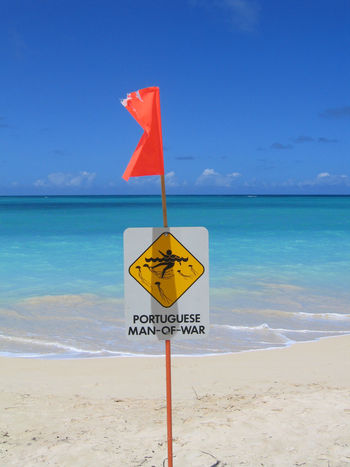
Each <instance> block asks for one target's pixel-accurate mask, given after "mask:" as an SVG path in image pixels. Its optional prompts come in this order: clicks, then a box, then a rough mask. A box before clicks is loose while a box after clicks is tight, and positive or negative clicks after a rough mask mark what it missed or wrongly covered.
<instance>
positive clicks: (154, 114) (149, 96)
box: [122, 87, 164, 181]
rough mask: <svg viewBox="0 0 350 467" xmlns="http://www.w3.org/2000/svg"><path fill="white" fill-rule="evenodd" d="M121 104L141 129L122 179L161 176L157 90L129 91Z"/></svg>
mask: <svg viewBox="0 0 350 467" xmlns="http://www.w3.org/2000/svg"><path fill="white" fill-rule="evenodd" d="M122 104H123V106H124V107H125V108H126V109H127V110H128V111H129V112H130V113H131V115H132V116H133V117H134V119H135V120H136V121H137V122H138V123H139V124H140V125H141V126H142V128H143V129H144V130H145V131H144V133H143V135H142V137H141V139H140V141H139V144H138V145H137V147H136V149H135V152H134V154H133V155H132V156H131V159H130V162H129V164H128V166H127V168H126V170H125V172H124V174H123V178H124V180H126V181H128V180H129V177H141V176H143V175H164V159H163V143H162V127H161V119H160V100H159V88H157V87H151V88H145V89H140V90H139V91H136V92H131V93H130V94H128V95H127V98H126V99H124V100H123V101H122Z"/></svg>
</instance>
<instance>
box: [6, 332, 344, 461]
mask: <svg viewBox="0 0 350 467" xmlns="http://www.w3.org/2000/svg"><path fill="white" fill-rule="evenodd" d="M0 365H1V371H2V378H1V381H2V382H1V396H0V411H1V413H2V424H1V427H0V463H1V465H4V466H12V465H13V466H17V465H23V466H32V465H33V466H34V465H64V466H72V467H75V466H78V467H86V466H95V465H99V466H101V467H103V466H105V467H107V466H110V465H125V466H135V467H136V466H140V465H142V466H146V467H152V466H156V467H158V466H159V467H162V465H163V461H164V459H165V458H166V421H165V417H166V414H165V412H166V409H165V368H164V367H165V364H164V363H163V362H160V361H159V359H158V358H153V357H151V358H144V357H141V358H121V357H114V358H88V359H84V358H83V359H62V360H47V359H46V360H44V359H28V358H10V357H9V358H6V357H1V358H0ZM172 368H173V369H172V378H173V434H174V456H175V457H174V465H175V466H179V467H180V466H185V465H190V466H191V467H206V466H208V467H210V466H212V465H213V464H214V465H218V466H219V465H220V466H224V465H225V466H237V465H248V466H252V467H256V466H257V465H260V464H263V465H264V466H271V467H272V466H276V465H278V466H292V465H297V464H300V465H302V464H303V463H305V465H307V466H308V467H309V466H315V467H316V466H317V467H319V466H321V467H322V466H325V467H326V466H328V465H331V466H332V467H333V466H346V465H350V443H349V439H350V402H349V400H350V335H345V336H337V337H329V338H322V339H320V340H318V341H313V342H307V343H297V344H295V345H294V344H293V345H291V346H288V347H284V348H280V349H270V351H269V352H260V351H253V352H252V351H249V352H239V353H234V354H229V355H220V356H217V355H214V356H212V357H210V358H207V357H176V358H174V359H173V360H172ZM217 461H218V462H220V463H218V464H215V462H217ZM164 465H166V463H165V464H164Z"/></svg>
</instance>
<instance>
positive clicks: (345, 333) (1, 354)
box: [0, 331, 350, 361]
mask: <svg viewBox="0 0 350 467" xmlns="http://www.w3.org/2000/svg"><path fill="white" fill-rule="evenodd" d="M330 332H331V331H330ZM337 332H338V333H339V334H338V335H331V336H324V337H322V336H321V337H316V338H315V339H311V340H305V341H294V340H293V341H290V342H286V343H285V344H284V345H280V346H276V347H274V346H271V347H263V348H257V349H245V350H237V351H232V352H223V353H219V352H218V353H205V354H175V353H172V355H171V358H207V357H221V356H227V355H236V354H243V353H249V352H264V351H268V350H282V349H286V348H289V347H292V346H294V345H299V344H308V343H312V342H318V341H321V340H324V339H337V338H341V337H344V336H350V331H337ZM164 342H165V341H164ZM85 352H86V353H88V352H89V351H85ZM93 352H95V353H99V352H102V351H93ZM110 353H114V352H112V351H110ZM115 353H116V352H115ZM4 354H6V352H0V360H1V359H2V358H6V359H7V358H9V359H23V360H48V361H57V360H63V361H65V360H94V359H96V360H100V359H114V358H164V357H165V353H161V354H142V353H140V354H130V353H125V354H121V355H102V356H100V357H97V356H92V355H91V356H88V357H82V356H80V357H72V356H69V357H68V356H66V357H64V356H62V357H60V356H59V355H58V354H57V355H51V356H49V357H48V354H42V355H41V354H36V355H35V354H15V353H13V354H10V353H9V354H8V355H4Z"/></svg>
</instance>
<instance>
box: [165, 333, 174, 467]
mask: <svg viewBox="0 0 350 467" xmlns="http://www.w3.org/2000/svg"><path fill="white" fill-rule="evenodd" d="M165 359H166V400H167V431H168V467H173V421H172V406H171V347H170V341H169V340H167V341H165Z"/></svg>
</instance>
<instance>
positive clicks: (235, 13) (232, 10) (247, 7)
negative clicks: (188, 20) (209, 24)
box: [190, 0, 261, 32]
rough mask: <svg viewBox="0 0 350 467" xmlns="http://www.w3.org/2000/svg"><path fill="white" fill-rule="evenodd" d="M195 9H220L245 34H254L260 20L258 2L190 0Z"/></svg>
mask: <svg viewBox="0 0 350 467" xmlns="http://www.w3.org/2000/svg"><path fill="white" fill-rule="evenodd" d="M190 3H191V4H192V5H193V6H195V7H203V8H207V9H211V8H214V7H216V8H219V9H221V10H223V11H224V12H225V13H226V15H225V16H226V18H228V19H229V21H230V22H231V23H232V25H233V26H234V27H235V28H236V29H238V30H241V31H244V32H254V31H255V30H256V27H257V25H258V23H259V20H260V10H261V7H260V4H259V2H258V1H257V0H214V1H213V0H190Z"/></svg>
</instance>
